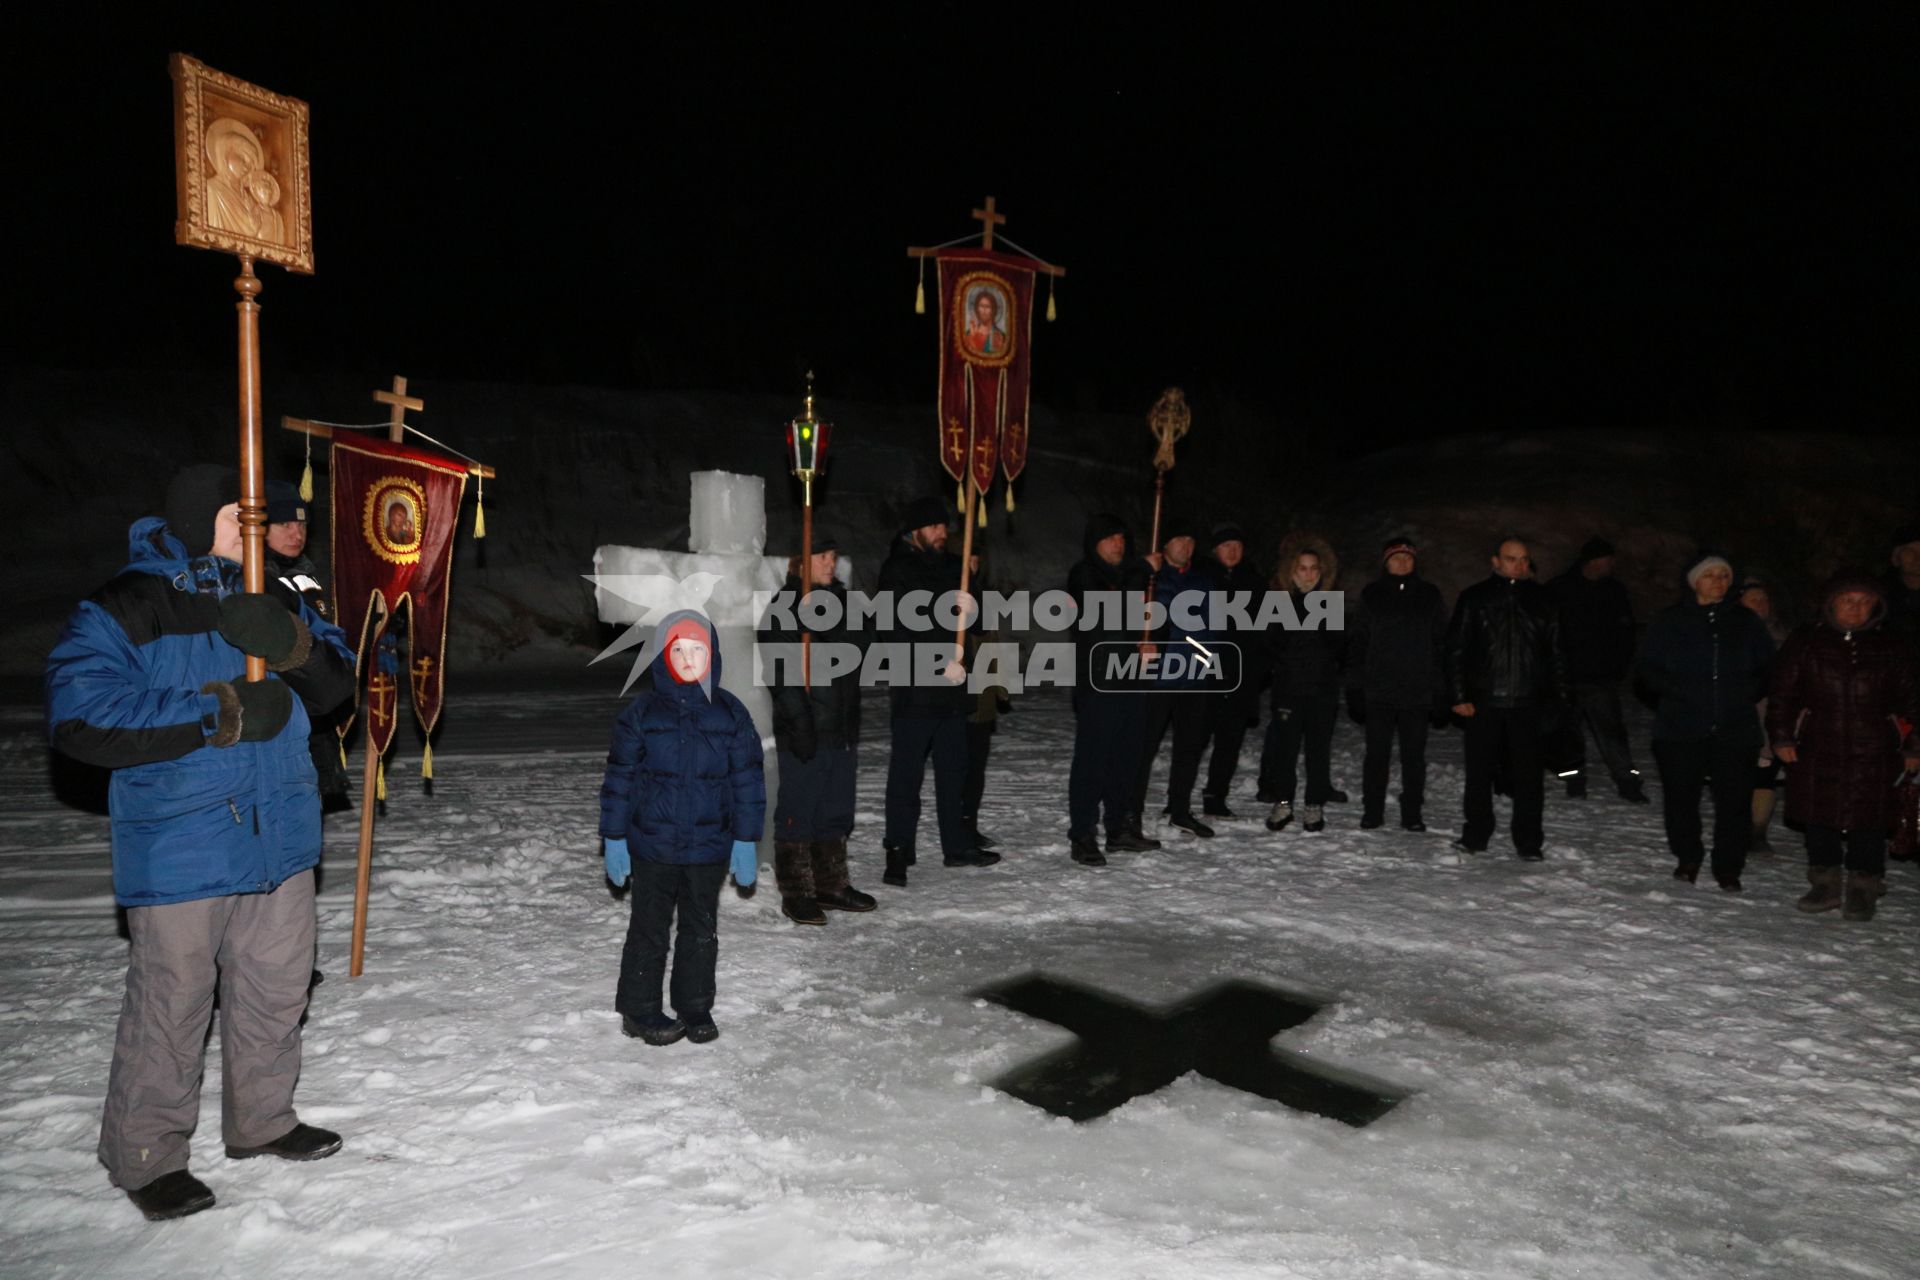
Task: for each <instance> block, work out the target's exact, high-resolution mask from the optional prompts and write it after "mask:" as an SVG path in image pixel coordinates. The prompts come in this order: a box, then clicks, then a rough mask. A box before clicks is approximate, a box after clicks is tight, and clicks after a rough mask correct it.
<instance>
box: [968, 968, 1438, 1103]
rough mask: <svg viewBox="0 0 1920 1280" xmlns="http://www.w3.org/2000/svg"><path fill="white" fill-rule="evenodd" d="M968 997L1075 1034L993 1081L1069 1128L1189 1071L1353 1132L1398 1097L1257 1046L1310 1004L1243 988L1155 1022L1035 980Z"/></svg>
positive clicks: (1078, 990) (1086, 990) (1127, 1005)
mask: <svg viewBox="0 0 1920 1280" xmlns="http://www.w3.org/2000/svg"><path fill="white" fill-rule="evenodd" d="M973 994H974V995H975V996H976V997H978V998H980V999H984V1000H990V1001H992V1002H993V1003H995V1004H999V1005H1004V1006H1006V1007H1007V1008H1009V1009H1012V1010H1014V1011H1015V1012H1017V1013H1024V1014H1027V1015H1029V1016H1031V1017H1035V1018H1043V1019H1045V1020H1046V1021H1048V1022H1052V1023H1057V1024H1058V1025H1060V1026H1062V1027H1065V1028H1066V1029H1067V1030H1068V1031H1071V1032H1073V1033H1074V1034H1075V1035H1077V1036H1078V1037H1079V1041H1078V1042H1077V1043H1075V1044H1071V1045H1068V1046H1067V1047H1066V1048H1064V1049H1060V1050H1057V1051H1055V1052H1053V1053H1049V1054H1047V1055H1045V1056H1043V1057H1040V1058H1036V1059H1034V1060H1033V1061H1032V1062H1029V1063H1027V1064H1025V1065H1023V1066H1019V1067H1015V1068H1014V1069H1013V1070H1012V1071H1009V1072H1008V1073H1007V1074H1006V1075H1004V1076H1002V1077H1000V1079H998V1080H996V1081H994V1082H993V1086H994V1088H996V1089H999V1090H1000V1091H1001V1092H1002V1093H1008V1094H1011V1095H1013V1096H1014V1097H1016V1098H1018V1099H1020V1100H1021V1101H1022V1102H1029V1103H1032V1104H1033V1105H1034V1106H1036V1107H1040V1108H1042V1109H1043V1110H1046V1111H1050V1112H1052V1113H1053V1114H1054V1115H1057V1116H1065V1117H1066V1118H1068V1119H1069V1120H1074V1121H1082V1120H1092V1119H1095V1118H1097V1117H1099V1116H1103V1115H1105V1114H1107V1112H1109V1111H1112V1110H1113V1109H1114V1108H1115V1107H1118V1106H1121V1105H1122V1104H1124V1103H1127V1102H1130V1101H1132V1100H1133V1099H1135V1098H1138V1097H1143V1096H1145V1095H1146V1094H1149V1093H1154V1092H1156V1091H1158V1090H1160V1089H1164V1088H1165V1087H1166V1086H1168V1085H1170V1084H1172V1083H1173V1082H1174V1081H1175V1080H1178V1079H1179V1078H1180V1077H1181V1076H1183V1075H1185V1074H1187V1072H1189V1071H1197V1072H1199V1073H1200V1074H1201V1075H1203V1076H1206V1077H1207V1078H1208V1079H1210V1080H1217V1081H1219V1082H1220V1083H1221V1084H1224V1085H1230V1086H1232V1087H1233V1088H1235V1089H1245V1090H1246V1091H1247V1092H1249V1093H1257V1094H1259V1095H1260V1096H1261V1097H1263V1098H1271V1099H1272V1100H1273V1101H1275V1102H1279V1103H1283V1104H1285V1105H1286V1106H1289V1107H1292V1108H1293V1109H1294V1110H1296V1111H1311V1112H1313V1113H1314V1114H1315V1115H1321V1116H1326V1117H1327V1118H1329V1119H1332V1120H1338V1121H1339V1122H1340V1123H1342V1124H1348V1125H1353V1126H1354V1127H1356V1128H1360V1127H1364V1126H1366V1125H1369V1124H1372V1123H1373V1122H1374V1121H1375V1120H1378V1119H1379V1118H1380V1117H1381V1116H1383V1115H1385V1114H1386V1113H1387V1112H1389V1111H1391V1110H1393V1108H1394V1107H1396V1106H1398V1105H1399V1104H1400V1102H1401V1100H1402V1099H1403V1098H1405V1096H1406V1095H1405V1094H1404V1093H1403V1092H1400V1091H1398V1090H1395V1089H1393V1088H1392V1087H1390V1086H1388V1085H1386V1084H1384V1083H1382V1082H1380V1081H1377V1080H1370V1079H1367V1078H1366V1077H1364V1076H1360V1075H1356V1074H1354V1073H1352V1072H1345V1071H1340V1070H1337V1069H1336V1068H1332V1067H1329V1066H1327V1065H1326V1064H1324V1063H1319V1062H1314V1061H1311V1060H1310V1059H1307V1058H1303V1057H1300V1056H1298V1055H1296V1054H1291V1053H1284V1052H1279V1051H1276V1050H1275V1049H1274V1048H1273V1047H1272V1046H1271V1044H1270V1043H1269V1041H1271V1040H1272V1039H1273V1037H1274V1036H1276V1035H1278V1034H1279V1033H1280V1032H1282V1031H1285V1030H1286V1029H1287V1028H1288V1027H1297V1026H1299V1025H1300V1024H1301V1023H1303V1022H1305V1021H1306V1020H1307V1019H1309V1018H1311V1017H1312V1016H1313V1015H1314V1014H1316V1013H1318V1012H1320V1009H1321V1007H1322V1006H1321V1005H1320V1004H1319V1003H1318V1002H1316V1001H1313V1000H1309V999H1306V998H1305V997H1302V996H1297V995H1292V994H1289V993H1287V992H1283V991H1275V990H1272V989H1271V988H1268V987H1263V986H1259V985H1257V984H1255V983H1251V982H1226V983H1222V984H1220V985H1219V986H1217V987H1213V988H1210V989H1209V990H1206V991H1203V992H1201V993H1200V994H1198V995H1196V996H1192V997H1189V998H1188V999H1186V1000H1184V1001H1182V1002H1181V1003H1180V1004H1178V1005H1175V1006H1174V1007H1173V1008H1171V1009H1169V1010H1167V1011H1166V1012H1165V1013H1155V1012H1153V1011H1152V1010H1149V1009H1143V1008H1141V1007H1140V1006H1139V1005H1136V1004H1133V1003H1131V1002H1130V1001H1126V1000H1121V999H1119V998H1117V997H1115V996H1110V995H1108V994H1107V993H1106V992H1104V991H1097V990H1095V989H1094V988H1092V987H1083V986H1078V985H1076V984H1074V983H1071V982H1062V981H1060V980H1058V979H1055V978H1049V977H1047V976H1045V975H1044V974H1034V975H1032V976H1030V977H1026V978H1020V979H1016V980H1015V981H1012V982H1006V983H1001V984H1000V985H998V986H993V987H987V988H985V989H984V990H980V991H976V992H974V993H973Z"/></svg>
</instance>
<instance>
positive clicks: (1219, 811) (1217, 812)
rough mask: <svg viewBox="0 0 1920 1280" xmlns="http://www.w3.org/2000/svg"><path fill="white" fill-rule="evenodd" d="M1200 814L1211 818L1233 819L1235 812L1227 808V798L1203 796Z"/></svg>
mask: <svg viewBox="0 0 1920 1280" xmlns="http://www.w3.org/2000/svg"><path fill="white" fill-rule="evenodd" d="M1200 812H1201V813H1203V814H1205V815H1206V816H1207V817H1209V818H1231V817H1232V816H1233V810H1231V809H1229V808H1227V798H1226V797H1225V796H1201V797H1200Z"/></svg>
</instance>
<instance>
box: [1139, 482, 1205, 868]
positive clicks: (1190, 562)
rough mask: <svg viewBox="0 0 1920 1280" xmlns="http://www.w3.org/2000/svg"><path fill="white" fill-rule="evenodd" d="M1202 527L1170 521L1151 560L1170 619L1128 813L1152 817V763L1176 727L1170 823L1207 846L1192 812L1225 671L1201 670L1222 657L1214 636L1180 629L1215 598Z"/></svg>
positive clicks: (1162, 633)
mask: <svg viewBox="0 0 1920 1280" xmlns="http://www.w3.org/2000/svg"><path fill="white" fill-rule="evenodd" d="M1196 527H1197V526H1196V525H1194V523H1193V522H1191V521H1190V520H1187V519H1186V518H1184V517H1183V516H1180V515H1170V516H1168V517H1167V519H1166V521H1165V522H1164V523H1163V524H1162V526H1161V541H1160V552H1159V554H1158V555H1155V556H1150V557H1148V559H1149V561H1150V562H1151V563H1152V564H1153V567H1154V574H1153V598H1154V599H1155V600H1156V601H1157V602H1158V603H1159V604H1160V606H1161V607H1162V608H1163V609H1165V610H1166V611H1167V618H1166V621H1165V622H1164V623H1162V624H1161V626H1160V627H1159V629H1158V630H1156V631H1155V633H1154V636H1153V642H1154V644H1155V645H1157V646H1158V655H1157V657H1158V671H1157V674H1156V677H1155V679H1154V681H1153V683H1152V684H1150V685H1149V686H1148V687H1147V690H1146V692H1145V694H1144V697H1145V700H1146V705H1145V723H1144V726H1143V729H1142V737H1141V752H1140V764H1139V770H1138V774H1137V777H1136V778H1135V781H1134V786H1133V804H1132V806H1131V808H1130V810H1129V812H1130V813H1132V814H1134V815H1139V814H1144V813H1145V812H1146V811H1147V792H1148V788H1149V786H1150V785H1151V782H1152V778H1153V765H1154V761H1155V760H1156V759H1157V758H1158V757H1159V755H1160V742H1161V740H1162V739H1163V738H1164V737H1165V736H1166V732H1167V728H1168V726H1169V725H1171V726H1172V728H1173V758H1172V760H1171V761H1170V762H1169V771H1168V775H1167V803H1166V809H1165V812H1166V815H1167V823H1168V825H1169V826H1171V827H1173V828H1174V829H1175V830H1177V831H1184V832H1186V833H1187V834H1188V835H1192V836H1199V837H1201V838H1202V839H1209V838H1211V837H1212V836H1213V828H1212V827H1210V826H1208V825H1207V824H1206V823H1205V822H1203V821H1201V819H1200V818H1199V817H1198V816H1197V815H1196V814H1195V813H1194V812H1193V787H1194V783H1195V782H1197V781H1198V780H1199V777H1200V757H1201V756H1202V755H1203V754H1205V752H1206V749H1207V700H1208V694H1207V693H1206V692H1205V691H1206V690H1207V688H1208V686H1209V685H1211V686H1214V687H1219V686H1222V685H1224V683H1225V680H1224V677H1225V670H1224V668H1221V667H1219V666H1216V665H1212V664H1211V663H1206V664H1205V665H1203V662H1204V661H1205V655H1203V654H1202V653H1201V649H1202V648H1204V649H1205V650H1206V652H1207V654H1213V653H1215V652H1216V650H1215V647H1214V645H1213V644H1212V641H1213V639H1214V636H1213V633H1212V631H1210V630H1209V629H1208V628H1207V627H1206V625H1205V623H1204V621H1203V622H1202V625H1201V626H1199V627H1198V628H1196V629H1189V628H1187V627H1185V626H1183V625H1181V621H1180V617H1181V616H1185V615H1189V614H1194V613H1197V614H1198V615H1199V616H1200V617H1201V618H1202V619H1203V620H1204V619H1205V617H1206V614H1207V604H1208V601H1207V595H1208V593H1209V592H1211V591H1212V590H1213V577H1212V575H1211V574H1210V573H1208V571H1207V569H1206V566H1205V565H1204V564H1202V563H1200V562H1199V561H1198V559H1197V557H1196V556H1195V554H1194V552H1195V550H1196V549H1197V545H1198V542H1199V539H1198V537H1197V536H1196ZM1189 620H1191V619H1189ZM1143 831H1144V829H1143Z"/></svg>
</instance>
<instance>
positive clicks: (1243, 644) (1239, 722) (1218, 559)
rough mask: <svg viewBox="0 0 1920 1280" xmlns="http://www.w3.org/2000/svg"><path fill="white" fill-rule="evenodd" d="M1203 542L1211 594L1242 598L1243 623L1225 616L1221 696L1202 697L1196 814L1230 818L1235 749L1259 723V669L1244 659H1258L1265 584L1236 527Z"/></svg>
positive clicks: (1237, 761) (1236, 758) (1217, 530)
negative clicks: (1204, 746)
mask: <svg viewBox="0 0 1920 1280" xmlns="http://www.w3.org/2000/svg"><path fill="white" fill-rule="evenodd" d="M1208 543H1209V546H1208V552H1209V563H1208V565H1207V568H1208V571H1209V572H1210V573H1211V574H1212V575H1213V589H1214V590H1215V591H1218V592H1221V593H1222V594H1223V595H1225V596H1227V597H1229V598H1231V597H1233V596H1237V595H1244V596H1245V597H1246V601H1247V611H1246V618H1247V620H1246V621H1245V622H1242V621H1241V620H1240V619H1239V618H1237V617H1231V616H1230V617H1229V619H1228V622H1227V633H1226V634H1225V635H1224V636H1223V637H1222V639H1224V640H1226V641H1227V643H1226V644H1224V645H1222V646H1220V649H1219V653H1220V658H1221V684H1222V687H1223V688H1224V690H1225V692H1222V693H1212V694H1206V695H1204V700H1205V702H1206V705H1207V736H1208V740H1209V748H1208V755H1207V780H1206V784H1205V786H1204V788H1203V789H1202V793H1201V797H1200V812H1201V814H1202V816H1203V817H1208V818H1231V817H1233V816H1234V814H1233V809H1232V808H1231V807H1230V806H1229V805H1228V804H1227V797H1228V795H1229V794H1230V793H1231V792H1232V790H1233V776H1234V774H1235V773H1236V772H1237V771H1238V770H1239V768H1240V748H1241V745H1242V744H1244V743H1245V742H1246V738H1247V730H1248V729H1251V728H1252V727H1253V726H1255V725H1257V724H1259V723H1260V688H1261V677H1262V675H1263V672H1262V670H1261V665H1262V664H1261V663H1260V661H1258V659H1257V657H1256V660H1255V661H1253V662H1248V661H1247V656H1248V655H1249V654H1255V655H1257V654H1258V653H1259V652H1260V650H1261V648H1262V644H1261V636H1260V631H1259V626H1258V623H1257V622H1256V621H1255V619H1256V618H1258V616H1259V613H1260V601H1261V598H1262V596H1263V595H1264V593H1265V590H1266V583H1265V582H1264V581H1263V580H1262V579H1261V577H1260V571H1259V570H1258V569H1257V568H1255V567H1254V565H1253V564H1252V563H1251V562H1250V561H1249V560H1248V559H1247V541H1246V535H1245V534H1243V533H1242V532H1241V531H1240V527H1239V526H1238V525H1234V524H1223V525H1218V526H1216V527H1215V528H1214V530H1213V532H1212V533H1211V534H1210V535H1208ZM1268 803H1272V802H1271V801H1268Z"/></svg>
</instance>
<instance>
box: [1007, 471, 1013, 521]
mask: <svg viewBox="0 0 1920 1280" xmlns="http://www.w3.org/2000/svg"><path fill="white" fill-rule="evenodd" d="M1007 514H1008V515H1012V514H1013V481H1011V480H1009V481H1007Z"/></svg>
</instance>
